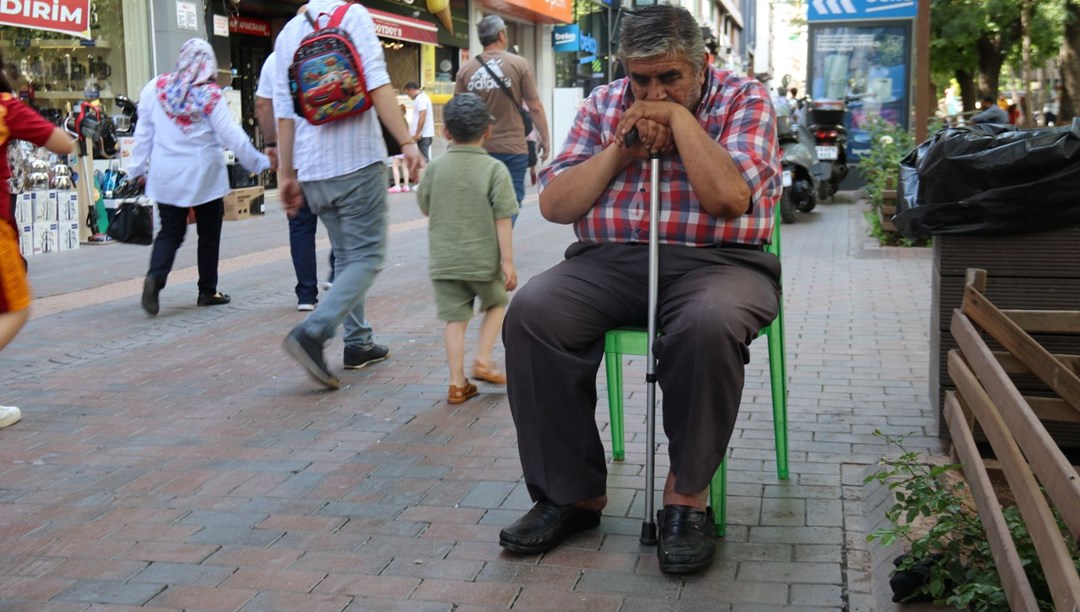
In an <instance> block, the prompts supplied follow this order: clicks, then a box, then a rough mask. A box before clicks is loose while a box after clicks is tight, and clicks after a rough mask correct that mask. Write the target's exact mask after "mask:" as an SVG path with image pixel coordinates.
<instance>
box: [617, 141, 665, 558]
mask: <svg viewBox="0 0 1080 612" xmlns="http://www.w3.org/2000/svg"><path fill="white" fill-rule="evenodd" d="M637 139H638V133H637V129H633V130H630V132H628V133H627V134H626V137H625V143H626V146H631V145H632V144H634V141H635V140H637ZM649 164H650V168H649V311H648V317H649V323H648V328H647V329H648V336H647V337H646V339H645V354H646V357H645V384H646V387H645V397H646V400H645V401H646V405H645V443H646V444H647V445H648V448H647V450H646V453H645V520H644V521H642V523H641V538H639V540H640V541H641V543H642V544H644V545H646V546H652V545H655V544H656V523H655V522H654V520H653V514H654V512H653V497H655V495H656V457H655V453H656V357H655V356H654V355H653V342H654V341H655V340H656V306H657V301H658V295H659V293H660V232H659V226H660V152H659V151H656V152H653V153H651V154H650V155H649Z"/></svg>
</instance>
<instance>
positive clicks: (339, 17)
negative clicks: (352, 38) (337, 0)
mask: <svg viewBox="0 0 1080 612" xmlns="http://www.w3.org/2000/svg"><path fill="white" fill-rule="evenodd" d="M350 6H352V3H351V2H346V3H345V4H342V5H341V6H339V7H337V8H336V9H334V12H333V13H330V21H329V22H328V23H327V24H326V27H328V28H336V27H339V26H340V25H341V22H342V21H344V20H345V13H348V12H349V7H350ZM325 15H326V13H319V17H318V18H315V19H313V18H312V17H311V11H304V17H305V18H306V19H307V22H308V23H310V24H311V29H312V30H319V29H321V28H319V23H318V19H321V18H322V17H324V16H325Z"/></svg>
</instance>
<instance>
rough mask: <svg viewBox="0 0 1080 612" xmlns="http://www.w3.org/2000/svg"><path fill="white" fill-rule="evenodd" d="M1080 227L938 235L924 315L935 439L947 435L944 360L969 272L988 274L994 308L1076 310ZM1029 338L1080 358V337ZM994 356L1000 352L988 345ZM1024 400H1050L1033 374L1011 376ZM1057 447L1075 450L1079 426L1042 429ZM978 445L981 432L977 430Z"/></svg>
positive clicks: (947, 384)
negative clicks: (1027, 397) (935, 419)
mask: <svg viewBox="0 0 1080 612" xmlns="http://www.w3.org/2000/svg"><path fill="white" fill-rule="evenodd" d="M1077 245H1080V226H1075V227H1069V228H1065V229H1059V230H1053V231H1049V232H1040V233H1034V234H1016V235H1012V236H966V235H944V236H935V237H934V261H933V271H932V279H931V281H932V299H931V312H930V373H929V374H930V401H931V403H932V405H933V406H934V409H935V412H936V413H937V415H938V433H939V435H940V436H941V437H943V438H945V437H948V435H949V431H948V427H947V426H946V423H945V417H944V413H943V400H944V397H945V392H946V391H950V390H955V386H954V385H953V384H952V381H950V380H949V376H948V372H947V369H948V359H947V354H948V351H949V350H950V349H953V348H956V342H955V340H954V339H953V338H952V336H951V335H950V334H949V321H950V320H951V319H952V312H953V310H954V309H956V308H959V307H960V304H961V301H962V299H963V296H964V275H965V274H966V272H967V269H968V268H981V269H983V270H986V271H987V273H988V274H989V275H990V278H992V279H993V282H992V283H990V284H989V286H988V288H987V297H988V298H989V299H990V300H992V301H993V302H994V304H995V305H997V306H998V307H999V308H1003V309H1015V310H1077V309H1080V262H1078V261H1077V254H1078V251H1080V247H1078V246H1077ZM1031 336H1032V337H1033V338H1034V339H1035V340H1036V341H1038V342H1039V344H1041V345H1042V346H1044V347H1046V348H1047V350H1049V351H1051V352H1053V353H1064V354H1071V355H1080V336H1078V335H1070V334H1059V333H1053V332H1038V333H1032V334H1031ZM988 344H989V345H990V347H991V349H993V350H998V351H1000V350H1003V349H1002V347H1001V346H999V345H998V344H996V343H995V342H993V340H989V341H988ZM1014 382H1015V383H1016V386H1017V388H1019V389H1020V391H1021V392H1022V393H1023V394H1024V395H1031V396H1050V395H1052V391H1051V390H1050V389H1049V388H1048V387H1047V386H1046V385H1044V384H1043V383H1042V382H1041V381H1039V380H1038V379H1037V378H1036V377H1034V376H1017V377H1015V380H1014ZM1047 430H1048V431H1049V433H1050V435H1051V437H1052V438H1053V439H1054V441H1055V442H1056V443H1057V444H1058V446H1060V447H1062V448H1069V449H1074V448H1077V449H1080V425H1078V424H1076V423H1056V422H1051V423H1047ZM976 438H979V439H981V432H978V431H977V432H976Z"/></svg>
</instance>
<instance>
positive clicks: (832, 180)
mask: <svg viewBox="0 0 1080 612" xmlns="http://www.w3.org/2000/svg"><path fill="white" fill-rule="evenodd" d="M846 113H847V104H846V103H845V102H844V101H843V100H813V101H811V102H810V113H809V119H810V132H811V133H812V134H813V135H814V144H815V153H816V154H817V158H818V164H817V166H815V168H814V174H815V175H817V179H818V186H817V194H818V199H819V200H827V199H829V198H831V197H832V196H833V195H835V194H836V192H837V190H838V189H839V188H840V182H841V181H843V180H844V177H846V176H847V173H848V165H847V139H848V133H847V129H845V128H844V115H845V114H846Z"/></svg>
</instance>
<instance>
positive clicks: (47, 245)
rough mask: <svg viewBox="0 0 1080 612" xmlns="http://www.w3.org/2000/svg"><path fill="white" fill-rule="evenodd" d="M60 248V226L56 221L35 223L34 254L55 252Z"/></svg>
mask: <svg viewBox="0 0 1080 612" xmlns="http://www.w3.org/2000/svg"><path fill="white" fill-rule="evenodd" d="M59 250H60V226H59V225H57V223H56V221H52V222H48V221H38V222H37V223H35V224H34V254H35V255H37V254H38V253H55V252H57V251H59Z"/></svg>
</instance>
